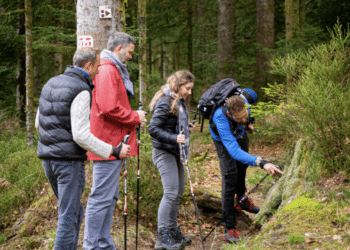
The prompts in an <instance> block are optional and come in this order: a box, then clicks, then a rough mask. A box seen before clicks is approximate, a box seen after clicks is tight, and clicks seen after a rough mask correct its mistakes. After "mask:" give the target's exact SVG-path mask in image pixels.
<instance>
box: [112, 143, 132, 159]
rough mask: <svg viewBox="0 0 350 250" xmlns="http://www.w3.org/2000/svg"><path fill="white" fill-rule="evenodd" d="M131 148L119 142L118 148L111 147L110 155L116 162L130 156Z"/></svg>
mask: <svg viewBox="0 0 350 250" xmlns="http://www.w3.org/2000/svg"><path fill="white" fill-rule="evenodd" d="M130 152H131V147H130V146H129V145H127V144H125V143H123V142H121V143H120V144H119V145H118V147H113V149H112V155H113V156H115V157H116V158H117V159H118V160H120V159H124V158H127V157H129V156H130Z"/></svg>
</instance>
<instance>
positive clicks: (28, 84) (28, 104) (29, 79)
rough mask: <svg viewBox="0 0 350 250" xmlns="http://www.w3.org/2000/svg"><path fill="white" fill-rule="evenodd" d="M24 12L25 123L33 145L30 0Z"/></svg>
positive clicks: (32, 69) (29, 139) (26, 0)
mask: <svg viewBox="0 0 350 250" xmlns="http://www.w3.org/2000/svg"><path fill="white" fill-rule="evenodd" d="M25 13H26V15H25V16H26V21H25V23H26V24H25V27H26V88H27V92H26V124H27V144H28V145H29V146H30V147H32V146H34V119H33V118H34V107H33V99H34V77H33V74H34V67H33V49H32V44H33V36H32V22H33V12H32V0H25Z"/></svg>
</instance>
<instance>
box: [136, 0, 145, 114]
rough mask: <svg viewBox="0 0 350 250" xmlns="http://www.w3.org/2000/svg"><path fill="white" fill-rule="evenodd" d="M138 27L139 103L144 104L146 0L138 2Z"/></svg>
mask: <svg viewBox="0 0 350 250" xmlns="http://www.w3.org/2000/svg"><path fill="white" fill-rule="evenodd" d="M138 25H139V36H140V40H139V67H140V69H139V80H140V88H139V91H140V103H141V104H142V106H143V107H145V104H146V101H147V100H146V87H147V55H146V51H147V37H146V30H147V25H146V0H138Z"/></svg>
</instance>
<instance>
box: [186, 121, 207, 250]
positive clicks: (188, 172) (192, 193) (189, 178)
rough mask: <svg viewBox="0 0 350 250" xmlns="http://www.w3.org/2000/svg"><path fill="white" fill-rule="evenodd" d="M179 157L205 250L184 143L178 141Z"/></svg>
mask: <svg viewBox="0 0 350 250" xmlns="http://www.w3.org/2000/svg"><path fill="white" fill-rule="evenodd" d="M180 134H184V129H183V127H182V126H181V132H180ZM180 158H181V162H182V164H183V165H184V166H185V167H186V170H187V175H188V180H189V182H190V189H191V195H192V199H193V204H194V209H195V211H196V217H197V223H198V228H199V234H200V236H201V241H202V245H203V249H204V250H205V247H204V241H203V236H202V230H201V224H200V222H199V217H198V210H197V205H196V199H195V197H194V192H193V186H192V181H191V175H190V169H189V167H188V163H187V156H186V151H185V145H184V144H183V143H180Z"/></svg>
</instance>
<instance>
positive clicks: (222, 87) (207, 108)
mask: <svg viewBox="0 0 350 250" xmlns="http://www.w3.org/2000/svg"><path fill="white" fill-rule="evenodd" d="M240 87H241V85H240V84H238V83H237V82H236V81H235V80H234V79H231V78H226V79H224V80H222V81H220V82H217V83H215V84H214V85H213V86H211V87H210V88H209V89H207V91H205V92H204V94H203V95H202V96H201V97H200V98H199V101H198V106H197V110H198V112H199V114H200V115H201V116H202V117H203V118H205V119H208V120H209V122H211V120H212V118H213V115H214V112H215V110H216V109H217V108H218V107H220V106H222V105H223V104H224V103H225V102H226V100H227V99H228V98H229V97H231V96H233V95H239V94H241V92H242V91H241V89H240Z"/></svg>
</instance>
